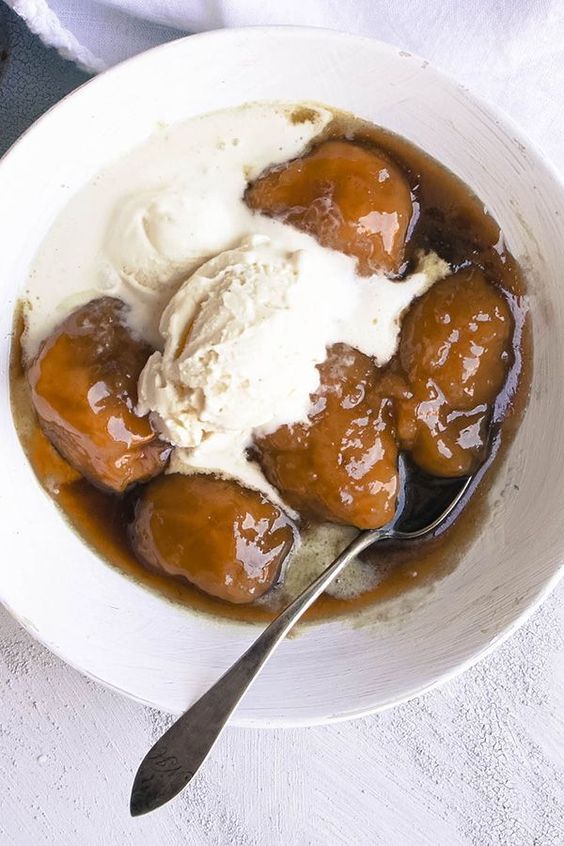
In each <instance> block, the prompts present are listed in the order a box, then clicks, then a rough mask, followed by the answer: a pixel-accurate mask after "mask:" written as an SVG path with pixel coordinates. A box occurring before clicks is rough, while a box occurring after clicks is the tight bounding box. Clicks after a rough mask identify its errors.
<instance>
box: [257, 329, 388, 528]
mask: <svg viewBox="0 0 564 846" xmlns="http://www.w3.org/2000/svg"><path fill="white" fill-rule="evenodd" d="M319 371H320V376H321V385H320V387H319V389H318V391H317V393H316V394H315V395H314V396H313V397H312V410H311V413H310V420H309V422H308V423H305V424H304V423H296V424H294V425H290V426H281V427H280V428H279V429H277V430H276V431H275V432H273V433H272V434H271V435H267V436H265V437H262V438H260V439H259V440H258V442H257V449H258V452H259V460H260V463H261V466H262V468H263V471H264V473H265V475H266V477H267V478H268V480H269V481H270V482H271V483H272V484H273V485H275V486H276V487H277V488H278V489H279V490H280V492H281V494H282V496H283V498H284V499H285V500H286V502H288V503H289V504H290V505H291V506H292V507H293V508H295V509H296V510H297V511H300V512H302V513H303V514H304V515H306V516H310V517H313V518H315V519H318V520H327V521H331V522H335V523H345V524H350V525H352V526H357V527H358V528H359V529H373V528H377V527H379V526H383V525H384V524H385V523H387V522H388V521H389V520H391V518H392V517H393V515H394V511H395V506H396V496H397V493H398V484H399V483H398V471H397V457H398V449H397V445H396V441H395V431H394V425H393V418H392V403H391V400H390V399H388V398H387V397H386V395H385V394H384V393H382V392H380V391H379V389H378V378H379V377H378V371H377V369H376V367H375V365H374V363H373V362H372V360H371V359H370V358H368V357H367V356H365V355H363V354H362V353H360V352H358V351H357V350H355V349H352V348H351V347H348V346H346V345H344V344H336V345H335V346H333V347H331V348H330V350H329V351H328V355H327V359H326V361H325V362H324V363H323V364H322V365H320V367H319Z"/></svg>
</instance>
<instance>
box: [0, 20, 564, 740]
mask: <svg viewBox="0 0 564 846" xmlns="http://www.w3.org/2000/svg"><path fill="white" fill-rule="evenodd" d="M252 100H294V101H300V100H317V101H321V102H326V103H329V104H331V105H333V106H336V107H339V108H341V109H345V110H348V111H352V112H355V113H356V114H358V115H360V116H362V117H365V118H367V119H369V120H371V121H373V122H375V123H378V124H381V125H383V126H386V127H388V128H390V129H392V130H395V131H396V132H399V133H401V134H402V135H404V136H406V137H407V138H409V139H411V140H413V141H414V142H416V143H417V144H418V145H420V146H421V147H423V149H425V150H427V151H428V152H429V153H431V154H432V155H433V156H435V157H436V158H438V159H439V160H440V161H441V162H443V163H444V164H445V165H447V166H448V167H450V168H451V169H452V170H453V171H454V172H455V173H457V174H458V175H459V176H460V177H461V178H462V179H463V180H464V181H465V182H467V183H468V184H469V185H470V186H472V187H473V189H474V190H475V191H476V192H477V193H478V195H479V196H480V197H481V198H482V199H483V200H484V202H485V203H486V205H487V206H488V208H489V209H490V210H491V211H492V213H493V214H494V216H495V217H496V218H497V220H498V221H499V223H500V224H501V227H502V229H503V231H504V232H505V234H506V236H507V240H508V243H509V246H510V248H511V250H512V251H513V253H514V254H515V255H516V256H517V257H518V258H519V259H520V260H521V261H522V262H523V264H524V266H525V267H526V268H528V269H529V273H528V283H529V290H530V298H531V308H532V314H533V327H534V375H533V389H532V394H531V398H530V402H529V406H528V410H527V413H526V416H525V419H524V421H523V423H522V425H521V428H520V431H519V433H518V435H517V438H516V440H515V442H514V444H513V445H512V447H511V450H510V453H509V457H508V460H507V462H506V464H505V466H504V467H503V468H502V469H501V472H499V473H498V475H497V478H496V481H495V484H494V486H493V488H492V490H491V492H490V494H489V497H490V505H491V508H490V512H489V514H490V516H489V517H488V518H487V519H486V520H485V522H484V525H483V526H482V527H481V531H480V534H479V538H478V541H477V542H475V543H474V544H473V546H472V547H471V548H470V549H469V550H468V551H467V553H466V554H465V556H464V559H463V560H462V561H461V563H460V564H459V565H458V566H457V567H456V568H455V569H454V571H453V572H451V573H450V574H449V575H448V576H446V577H445V578H444V579H442V580H440V581H437V582H436V583H435V584H434V586H433V587H432V588H430V589H427V590H426V591H422V592H419V593H418V594H417V595H410V597H409V598H408V600H406V601H405V602H404V603H399V604H396V606H395V608H394V609H393V611H392V610H390V609H388V610H389V613H387V614H386V615H382V614H381V613H378V611H377V610H374V611H372V612H371V613H369V614H368V615H366V617H365V618H364V620H363V623H362V625H360V624H359V623H358V622H357V623H356V624H354V625H353V624H351V622H350V621H349V622H347V621H343V620H340V621H333V622H328V623H322V624H318V625H315V626H311V627H307V628H306V630H305V632H304V633H303V634H302V635H301V636H299V637H297V638H294V639H290V640H288V641H286V642H285V643H284V644H282V646H281V648H280V649H279V651H278V653H277V654H276V656H275V657H274V658H273V660H272V661H271V663H270V664H269V665H268V667H267V668H266V670H265V671H264V673H263V675H262V676H261V677H260V678H259V680H258V682H257V683H256V685H255V686H254V687H253V688H252V690H251V692H250V693H249V695H248V696H247V697H246V699H245V700H244V702H243V704H242V705H241V707H240V709H239V711H238V713H237V718H236V722H237V723H239V724H241V725H243V724H244V725H261V726H265V725H270V726H272V725H298V724H308V723H315V722H322V721H329V720H336V719H343V718H346V717H351V716H355V715H360V714H365V713H368V712H371V711H376V710H378V709H382V708H386V707H389V706H391V705H394V704H397V703H399V702H401V701H403V700H405V699H407V698H409V697H412V696H415V695H416V694H419V693H421V692H423V691H425V690H428V689H429V688H430V687H432V686H433V685H436V684H437V683H439V682H441V681H444V680H445V679H447V678H449V677H451V676H452V675H454V674H455V673H457V672H460V671H461V670H462V669H464V668H466V667H468V666H469V665H470V664H472V663H473V662H475V661H476V660H478V659H479V658H480V657H481V656H483V655H484V654H485V653H486V652H488V651H489V650H491V649H492V648H493V647H494V646H496V645H498V644H499V643H500V642H501V641H502V640H503V639H504V638H505V637H507V636H508V635H509V634H510V633H511V632H512V631H513V630H514V629H515V628H516V627H517V626H518V625H519V624H520V623H522V622H523V621H524V619H525V618H526V617H527V616H528V614H530V613H531V611H532V610H533V609H534V608H535V606H536V605H538V603H539V602H540V601H541V600H542V599H543V598H544V597H545V596H546V595H547V593H548V592H549V590H550V589H551V588H552V587H553V586H554V585H555V583H556V581H557V578H558V576H559V574H561V569H560V561H561V559H562V549H563V546H564V543H563V540H562V535H563V530H564V498H563V497H562V495H561V485H562V478H563V476H564V429H563V428H562V422H561V421H562V420H564V391H562V390H561V385H562V381H563V379H564V344H563V343H562V338H563V337H564V286H563V285H562V249H561V243H562V234H561V233H562V223H563V221H564V190H563V188H562V186H561V185H560V184H559V182H558V180H557V178H556V177H555V174H554V173H553V172H552V171H551V170H550V168H549V167H548V166H547V164H546V163H545V162H543V160H542V157H541V156H540V155H539V154H538V153H537V152H535V151H534V150H532V149H531V146H530V144H529V143H528V142H527V141H526V140H525V139H524V138H523V137H522V136H521V134H520V132H519V131H518V130H517V129H516V128H515V127H514V126H513V125H512V124H511V123H510V122H509V121H508V120H507V119H506V118H504V117H501V116H499V115H497V114H495V113H494V112H493V111H492V110H491V109H490V108H488V107H487V106H485V105H484V104H483V103H481V102H479V101H477V100H476V99H475V98H473V97H472V96H471V95H470V94H468V93H467V91H466V90H465V89H463V88H462V87H461V86H459V85H457V84H456V83H454V82H452V81H451V80H449V79H447V78H445V77H444V76H442V75H441V74H439V73H437V72H436V71H434V70H433V69H432V68H431V67H429V65H428V63H427V62H424V61H422V60H421V59H419V58H417V57H414V56H411V55H408V54H406V53H403V52H400V51H398V50H396V49H394V48H392V47H389V46H386V45H384V44H380V43H378V42H376V41H372V40H368V39H362V38H356V37H352V36H348V35H342V34H339V33H335V32H329V31H323V30H313V29H293V28H266V29H258V28H254V29H247V30H226V31H218V32H213V33H208V34H205V35H199V36H192V37H190V38H186V39H183V40H181V41H176V42H173V43H171V44H167V45H165V46H163V47H159V48H158V49H156V50H152V51H150V52H149V53H146V54H144V55H142V56H139V57H137V58H135V59H132V60H130V61H128V62H125V63H124V64H123V65H121V66H119V67H117V68H115V69H113V70H112V71H110V72H108V73H106V74H103V75H102V76H99V77H97V78H96V79H94V80H93V81H91V82H89V83H88V84H87V85H85V86H83V87H82V88H81V89H80V90H78V91H77V92H75V93H73V94H72V95H71V96H70V97H67V98H66V99H65V100H63V101H62V102H61V103H60V104H58V105H57V106H56V107H55V108H54V109H52V110H51V111H50V112H49V113H48V114H47V115H45V116H44V117H43V118H42V119H41V120H39V121H38V122H37V123H36V124H35V126H34V127H33V128H32V129H31V130H30V131H29V132H27V133H26V134H25V135H24V136H23V137H22V138H21V139H20V141H19V142H18V143H17V144H16V145H15V147H14V148H13V149H12V150H11V151H10V152H9V153H8V154H7V156H6V157H5V159H4V160H3V162H2V164H1V165H0V197H1V198H2V202H1V204H0V240H1V243H2V248H1V252H0V255H1V257H2V286H1V294H0V296H1V309H0V314H1V320H2V331H1V332H0V338H1V341H0V343H1V345H2V349H1V368H2V391H3V402H2V405H1V410H0V458H1V461H0V466H1V468H2V484H1V486H0V514H1V515H2V540H3V552H2V556H1V560H0V598H1V599H2V601H3V602H4V603H5V605H6V606H7V607H8V608H9V609H10V610H11V611H12V613H13V614H14V615H15V616H16V617H17V618H18V619H19V620H20V622H21V623H22V624H23V625H24V626H26V628H27V629H28V630H29V631H30V632H31V633H32V634H34V635H35V636H36V637H37V638H39V639H40V640H42V641H43V642H44V643H45V644H46V645H47V646H48V647H49V648H50V649H52V650H53V651H54V652H56V653H58V654H59V655H61V656H62V657H63V658H64V659H65V660H66V661H68V662H69V663H70V664H72V665H74V666H75V667H78V668H79V669H81V670H82V671H84V672H85V673H87V674H88V675H89V676H91V677H93V678H95V679H98V680H100V681H102V682H104V683H105V684H107V685H109V686H111V687H113V688H115V689H118V690H121V691H123V692H124V693H127V694H128V695H130V696H132V697H134V698H135V699H138V700H141V701H143V702H146V703H149V704H151V705H155V706H157V707H159V708H162V709H165V710H168V711H171V712H174V713H179V712H181V711H182V710H184V709H185V708H186V707H187V706H188V705H189V704H190V703H191V702H192V701H193V700H194V699H195V698H196V697H197V696H198V695H199V694H201V693H202V692H203V691H204V689H205V688H207V687H208V686H209V685H210V684H211V683H212V682H213V681H214V680H215V679H216V678H217V677H218V676H219V675H220V674H221V673H222V671H223V670H225V669H226V668H227V667H228V666H229V664H230V663H231V662H232V661H233V660H234V659H235V658H236V657H237V656H238V655H240V653H241V652H242V651H243V650H244V649H245V648H246V647H247V646H248V644H249V643H250V641H251V640H252V639H253V638H254V637H255V636H256V633H257V629H256V628H255V627H254V626H245V625H240V624H234V623H230V622H226V621H217V620H214V619H211V618H209V617H206V616H203V615H199V614H196V613H194V612H192V611H190V610H188V609H186V608H182V607H178V606H175V605H172V604H170V603H168V602H167V601H165V600H164V599H162V598H161V597H159V596H158V595H156V594H154V593H152V592H151V591H149V590H147V589H146V588H144V587H142V586H140V585H138V584H136V583H135V582H133V581H132V580H130V579H129V578H127V577H126V576H124V575H122V574H121V573H120V572H119V571H118V570H116V569H114V568H112V567H110V566H108V565H107V564H106V563H104V561H102V560H101V559H100V558H98V557H97V556H96V555H95V554H93V553H92V552H90V551H89V550H88V549H87V548H86V547H85V546H84V544H83V543H82V542H81V541H80V539H79V538H78V537H77V536H76V535H75V534H73V532H72V531H70V530H69V529H68V528H67V527H66V525H65V523H64V521H63V519H62V517H61V516H60V514H59V513H57V510H56V508H55V506H54V504H53V503H52V502H51V501H50V500H49V499H48V498H47V496H46V495H45V493H44V492H43V491H42V489H41V488H40V487H39V485H38V484H37V482H36V480H35V477H34V476H33V473H32V471H31V469H30V467H29V466H28V464H27V461H26V459H25V457H24V455H23V452H22V449H21V447H20V444H19V442H18V439H17V436H16V433H15V430H14V425H13V421H12V418H11V414H10V409H9V404H8V401H7V396H8V357H9V336H10V331H11V319H12V311H13V307H14V304H15V302H16V299H17V297H18V295H19V294H20V292H21V291H22V287H23V286H24V282H25V279H26V272H27V270H28V266H29V264H30V261H31V259H32V257H33V255H34V253H35V251H36V249H37V247H38V245H39V244H40V242H41V240H42V238H43V237H44V235H45V233H46V232H47V229H48V228H49V226H50V224H51V222H52V221H53V219H54V217H55V215H56V214H57V213H58V211H59V210H60V209H61V208H62V207H63V206H64V205H65V203H66V202H67V200H68V199H69V197H70V196H71V195H72V194H73V193H74V192H75V191H77V190H78V189H79V188H80V187H81V186H82V185H83V184H84V183H85V182H87V181H88V180H89V179H90V178H91V177H92V176H93V175H94V174H95V173H96V172H97V171H98V170H99V169H100V168H101V167H103V166H104V165H106V164H107V163H109V162H110V161H112V160H113V159H115V158H116V157H118V156H120V155H121V154H123V153H125V152H126V151H127V150H128V149H129V148H131V147H132V146H134V145H136V144H138V143H139V142H141V141H142V140H143V139H145V138H146V137H147V136H148V135H149V134H150V133H151V131H152V130H153V128H154V127H155V125H156V123H157V122H158V121H165V122H168V123H173V122H177V121H180V120H183V119H185V118H188V117H190V116H193V115H197V114H200V113H203V112H209V111H213V110H216V109H223V108H226V107H230V106H234V105H238V104H240V103H244V102H248V101H252ZM517 487H518V489H517ZM380 611H381V609H380Z"/></svg>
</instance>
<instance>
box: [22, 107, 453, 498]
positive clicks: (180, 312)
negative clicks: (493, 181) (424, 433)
mask: <svg viewBox="0 0 564 846" xmlns="http://www.w3.org/2000/svg"><path fill="white" fill-rule="evenodd" d="M294 108H295V107H293V106H291V105H289V106H285V105H284V104H264V103H257V104H250V105H247V106H244V107H241V108H237V109H228V110H225V111H222V112H216V113H214V114H210V115H203V116H201V117H197V118H194V119H191V120H189V121H187V122H186V123H185V124H181V125H178V126H175V127H172V128H170V129H168V128H166V127H165V128H161V129H159V130H158V131H156V132H155V134H154V136H153V137H152V138H150V139H149V140H148V141H147V142H146V143H145V144H143V145H141V146H140V147H139V148H137V149H136V150H133V151H131V153H129V154H128V155H127V156H125V157H124V158H123V159H122V160H120V161H118V162H116V163H115V164H113V165H111V166H110V167H109V168H107V169H106V170H105V171H103V172H101V173H99V174H97V176H96V177H95V179H93V181H92V182H91V183H90V184H89V185H87V186H85V188H83V189H82V190H81V191H80V192H79V193H78V194H77V195H76V197H74V198H73V199H71V200H70V202H68V204H67V206H66V208H65V209H64V211H63V212H62V214H61V215H60V216H59V218H58V219H57V221H56V223H55V225H54V226H53V228H52V229H51V231H50V233H49V236H48V237H47V238H46V240H45V241H44V243H43V245H42V247H41V250H40V252H39V254H38V256H37V257H36V260H35V262H34V266H33V268H32V271H31V274H30V281H29V285H28V307H27V311H26V331H25V334H24V336H23V338H22V343H23V346H24V350H25V354H26V355H27V357H28V358H31V357H32V356H33V355H34V354H35V352H36V351H37V348H38V345H39V343H40V342H41V340H42V339H43V338H44V337H46V336H47V335H48V334H49V332H51V331H52V329H53V328H54V326H56V325H57V323H59V322H60V321H61V320H63V319H64V318H65V317H66V316H67V315H68V313H69V312H70V311H72V310H73V309H74V308H76V307H77V306H79V305H81V304H83V303H84V302H87V301H88V300H90V299H92V298H94V297H96V296H103V295H107V294H109V295H111V296H115V297H119V298H120V299H122V300H124V301H125V302H126V303H127V304H128V305H129V306H130V323H131V327H132V329H133V330H134V331H135V332H136V333H138V334H139V335H140V336H141V337H143V338H145V339H146V340H147V341H148V342H149V343H151V344H152V345H153V347H154V348H155V349H156V352H155V353H154V354H153V355H152V356H151V357H150V359H149V361H148V362H147V365H146V367H145V369H144V371H143V373H142V376H141V379H140V384H139V399H140V402H139V410H140V411H142V412H143V413H145V412H150V413H151V415H152V420H153V422H154V425H155V426H156V428H157V429H158V430H159V432H160V433H161V435H162V436H163V438H166V439H167V440H169V441H170V442H171V443H172V444H174V445H175V446H176V447H177V448H176V449H175V451H174V453H173V457H172V460H171V464H170V469H171V471H172V472H183V473H194V472H205V473H215V474H218V475H221V476H225V477H230V478H235V479H238V480H239V481H241V482H242V483H243V484H246V485H248V486H249V487H252V488H257V489H259V490H262V491H263V492H264V493H266V494H267V495H268V496H271V497H272V498H274V499H277V500H278V501H279V496H278V494H277V492H276V491H274V490H273V489H272V487H271V486H270V485H269V484H268V483H267V481H266V479H265V478H264V476H263V474H262V472H261V470H260V467H259V465H258V464H257V463H256V462H253V461H250V460H248V458H247V448H248V447H249V446H250V445H251V443H252V441H253V436H254V435H255V434H256V433H257V432H267V431H271V430H273V429H275V428H277V427H278V426H279V425H281V424H282V423H290V422H294V421H298V420H304V419H306V417H307V412H308V408H309V402H310V399H309V398H310V395H311V394H312V393H313V392H314V391H315V390H316V388H317V387H318V384H319V372H318V370H317V368H316V365H317V364H319V363H320V362H321V361H323V360H324V358H325V351H326V347H327V346H328V345H330V344H333V343H337V342H344V343H348V344H350V345H351V346H354V347H356V348H357V349H359V350H360V351H361V352H363V353H365V354H366V355H369V356H372V357H373V358H374V360H375V361H376V363H377V364H379V365H383V364H385V363H386V362H387V361H389V360H390V358H391V357H392V356H393V354H394V353H395V351H396V348H397V343H398V335H399V331H400V325H401V317H402V315H403V313H404V311H405V310H406V309H407V308H408V307H409V304H410V303H411V302H412V300H413V299H414V297H417V296H420V295H421V294H422V293H423V292H424V291H425V290H426V289H427V288H428V287H429V286H430V285H432V284H433V282H435V281H436V280H438V279H440V278H442V277H443V276H445V275H446V274H447V273H448V272H449V268H448V265H447V264H446V263H445V262H444V261H442V260H441V259H439V258H438V257H437V256H436V255H434V254H429V255H426V256H422V257H421V259H420V265H419V267H418V268H417V269H416V272H414V273H412V274H411V275H409V276H408V277H406V278H405V279H403V280H402V281H399V282H398V281H392V280H390V279H388V278H386V276H384V275H383V274H375V275H373V276H371V277H359V276H358V275H357V273H356V263H355V260H354V259H353V258H351V257H350V256H346V255H344V254H342V253H339V252H336V251H334V250H331V249H329V248H325V247H322V246H321V245H320V244H318V242H317V241H316V240H315V239H314V238H313V237H312V236H310V235H308V234H306V233H304V232H299V231H298V230H297V229H294V228H293V227H292V226H289V225H287V224H285V223H284V222H282V221H280V220H275V219H271V218H269V217H267V216H265V215H261V214H255V213H254V212H252V211H251V210H250V209H249V208H248V207H247V206H246V204H245V202H244V200H243V194H244V191H245V187H246V185H247V184H248V181H249V180H250V179H253V178H254V177H256V176H258V175H259V173H260V172H261V171H262V170H264V168H266V167H268V166H269V165H272V164H276V163H279V162H284V161H287V160H289V159H292V158H294V157H295V156H297V155H299V154H300V153H301V152H302V151H303V149H304V148H305V147H306V146H307V145H308V144H309V143H310V142H311V141H312V139H313V138H315V136H316V135H318V134H319V132H320V131H321V130H322V129H323V128H324V127H325V126H326V125H327V123H328V122H329V121H330V120H331V118H332V113H331V111H330V110H329V109H326V108H324V107H321V106H317V105H312V106H311V107H310V108H308V110H307V119H306V120H301V119H300V120H299V121H296V120H294V119H293V112H294ZM301 113H302V114H303V110H301ZM54 303H55V304H56V305H55V307H54V305H53V304H54Z"/></svg>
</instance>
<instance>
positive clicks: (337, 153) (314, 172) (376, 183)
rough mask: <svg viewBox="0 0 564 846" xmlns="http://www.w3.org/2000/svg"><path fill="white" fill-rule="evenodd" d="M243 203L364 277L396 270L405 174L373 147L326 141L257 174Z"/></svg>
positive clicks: (404, 228) (409, 207) (406, 197)
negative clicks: (346, 259)
mask: <svg viewBox="0 0 564 846" xmlns="http://www.w3.org/2000/svg"><path fill="white" fill-rule="evenodd" d="M245 199H246V202H247V204H248V205H249V206H250V208H252V209H256V210H258V211H261V212H263V213H264V214H267V215H270V216H272V217H277V218H280V219H281V220H283V221H285V222H286V223H291V224H292V225H293V226H295V227H297V228H298V229H301V230H303V231H304V232H309V233H310V234H311V235H313V236H314V237H315V238H317V240H318V241H319V243H320V244H322V245H323V246H325V247H332V248H333V249H334V250H340V251H341V252H343V253H347V254H348V255H351V256H356V258H357V259H358V267H359V270H360V272H361V273H363V274H370V273H373V272H375V271H377V270H383V271H385V272H386V273H391V274H396V273H398V272H399V271H400V269H401V265H402V263H403V258H404V246H405V241H406V237H407V233H408V230H409V225H410V222H411V219H412V216H413V213H414V204H413V196H412V193H411V189H410V186H409V182H408V180H407V178H406V176H405V174H404V173H403V172H402V170H401V169H400V168H399V167H398V166H397V165H396V164H395V163H394V162H393V161H392V160H391V159H390V158H388V156H386V155H385V154H384V153H383V152H381V151H380V150H376V149H369V148H366V147H362V146H360V145H358V144H354V143H352V142H350V141H325V142H323V143H322V144H320V145H319V146H317V147H315V148H314V149H313V150H312V152H311V153H309V154H307V155H306V156H303V157H302V158H299V159H294V160H293V161H291V162H289V163H288V164H283V165H279V166H277V167H274V168H272V169H271V170H268V171H266V173H264V174H263V175H262V176H259V178H258V179H257V180H256V181H255V182H254V183H253V184H252V185H250V186H249V188H248V189H247V192H246V195H245Z"/></svg>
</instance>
